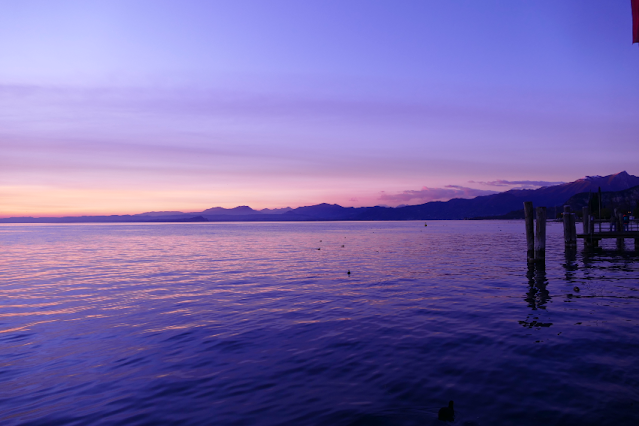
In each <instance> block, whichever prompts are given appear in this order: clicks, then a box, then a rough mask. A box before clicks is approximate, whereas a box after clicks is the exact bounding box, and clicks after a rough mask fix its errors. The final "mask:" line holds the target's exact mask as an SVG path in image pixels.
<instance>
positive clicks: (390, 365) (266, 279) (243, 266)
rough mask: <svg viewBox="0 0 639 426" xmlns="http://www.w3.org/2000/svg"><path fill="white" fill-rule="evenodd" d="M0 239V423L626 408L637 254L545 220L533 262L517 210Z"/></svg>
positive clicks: (320, 421)
mask: <svg viewBox="0 0 639 426" xmlns="http://www.w3.org/2000/svg"><path fill="white" fill-rule="evenodd" d="M0 242H1V244H2V247H3V254H2V257H0V274H1V275H0V341H1V345H0V422H1V423H2V424H9V425H12V424H86V425H92V424H114V425H115V424H127V425H129V424H131V425H136V424H193V425H201V424H215V425H240V424H241V425H276V424H277V425H279V424H309V425H413V424H415V425H417V424H419V425H429V424H432V425H436V424H443V423H442V422H441V421H440V420H438V412H439V409H440V408H441V407H442V406H446V404H447V403H448V401H450V400H454V401H455V423H456V424H462V425H495V424H513V425H539V424H561V425H584V424H586V425H587V424H593V425H594V424H597V425H598V424H636V423H637V421H639V411H638V410H639V391H638V389H639V386H637V384H638V383H639V369H638V368H637V365H639V341H638V340H637V338H636V336H637V331H638V330H637V320H638V319H639V318H638V316H639V315H638V314H637V312H638V311H637V307H638V306H637V303H639V300H638V298H639V294H638V293H637V291H638V290H639V284H638V279H639V268H638V267H637V262H636V261H637V254H636V252H635V251H628V250H626V251H621V250H618V249H617V247H616V242H615V241H614V240H609V241H603V242H602V247H601V250H597V251H584V250H582V249H581V248H579V249H577V250H573V251H565V250H564V244H563V235H562V229H561V224H554V223H549V227H548V244H547V247H548V248H547V253H546V262H545V264H542V265H539V264H537V265H528V264H527V262H526V243H525V234H524V224H523V222H520V221H513V222H506V221H483V222H477V221H439V222H438V221H432V222H429V226H428V228H424V226H423V223H421V227H420V223H419V222H401V223H397V222H391V223H388V222H386V223H279V224H278V223H263V224H256V223H244V224H242V223H230V224H229V223H226V224H222V223H199V224H198V223H192V224H114V225H105V224H93V225H3V226H0ZM318 249H320V250H318ZM349 271H350V272H351V273H350V274H348V272H349ZM56 422H57V423H56Z"/></svg>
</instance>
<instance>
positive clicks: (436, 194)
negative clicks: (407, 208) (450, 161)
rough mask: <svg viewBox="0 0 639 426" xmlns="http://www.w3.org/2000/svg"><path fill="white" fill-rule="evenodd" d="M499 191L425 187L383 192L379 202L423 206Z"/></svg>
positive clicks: (456, 187) (447, 186) (455, 187)
mask: <svg viewBox="0 0 639 426" xmlns="http://www.w3.org/2000/svg"><path fill="white" fill-rule="evenodd" d="M496 193H497V191H490V190H484V189H475V188H468V187H465V186H459V185H446V186H445V187H443V188H428V187H426V186H425V187H423V188H422V189H420V190H412V189H410V190H406V191H403V192H401V193H399V194H387V193H386V192H384V191H382V194H381V195H380V197H379V198H378V199H379V200H382V201H386V202H389V203H391V204H394V203H403V204H423V203H427V202H429V201H448V200H450V199H452V198H475V197H477V196H480V195H491V194H496Z"/></svg>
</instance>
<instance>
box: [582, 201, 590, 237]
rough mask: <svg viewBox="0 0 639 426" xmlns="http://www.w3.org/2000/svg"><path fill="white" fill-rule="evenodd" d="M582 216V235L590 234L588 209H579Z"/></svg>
mask: <svg viewBox="0 0 639 426" xmlns="http://www.w3.org/2000/svg"><path fill="white" fill-rule="evenodd" d="M581 212H582V214H583V218H584V219H583V225H584V234H590V209H589V208H588V207H584V208H583V209H581Z"/></svg>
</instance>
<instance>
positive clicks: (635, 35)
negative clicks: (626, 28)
mask: <svg viewBox="0 0 639 426" xmlns="http://www.w3.org/2000/svg"><path fill="white" fill-rule="evenodd" d="M630 1H631V4H632V42H633V43H639V0H630Z"/></svg>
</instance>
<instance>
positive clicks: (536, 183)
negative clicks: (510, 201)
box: [468, 179, 566, 189]
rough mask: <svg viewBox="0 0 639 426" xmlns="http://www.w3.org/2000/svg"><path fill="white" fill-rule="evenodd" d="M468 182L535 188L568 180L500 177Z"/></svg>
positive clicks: (559, 183)
mask: <svg viewBox="0 0 639 426" xmlns="http://www.w3.org/2000/svg"><path fill="white" fill-rule="evenodd" d="M468 183H478V184H481V185H488V186H510V187H517V188H519V189H535V188H540V187H542V186H553V185H561V184H563V183H566V182H548V181H545V180H504V179H498V180H493V181H489V182H477V181H474V180H469V181H468Z"/></svg>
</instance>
